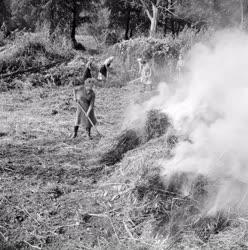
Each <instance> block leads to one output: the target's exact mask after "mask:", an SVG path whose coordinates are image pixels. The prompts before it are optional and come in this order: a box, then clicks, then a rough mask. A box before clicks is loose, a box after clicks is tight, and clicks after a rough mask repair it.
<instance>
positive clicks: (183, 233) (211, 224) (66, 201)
mask: <svg viewBox="0 0 248 250" xmlns="http://www.w3.org/2000/svg"><path fill="white" fill-rule="evenodd" d="M78 39H79V40H80V39H81V40H80V41H82V42H84V43H85V40H84V39H86V40H87V41H88V43H86V45H87V47H90V50H89V51H88V54H84V55H83V54H80V53H78V52H75V53H78V54H76V56H75V57H74V59H73V60H72V61H71V62H70V63H69V64H68V65H67V64H66V63H65V64H64V65H62V66H58V67H54V68H52V69H51V70H50V71H48V72H46V74H48V75H51V76H52V75H53V74H54V75H59V76H60V77H61V75H62V74H63V77H61V79H60V84H58V85H60V87H59V86H56V83H55V82H54V83H53V82H51V81H50V78H49V77H48V78H47V79H45V80H44V77H45V73H44V72H39V73H37V74H36V75H25V76H18V78H15V79H12V80H13V81H12V80H9V81H6V83H5V84H6V88H3V85H1V86H0V91H1V88H2V91H5V92H1V93H0V250H7V249H8V250H10V249H11V250H12V249H13V250H14V249H18V250H27V249H44V250H57V249H58V250H74V249H75V250H76V249H96V250H101V249H106V250H114V249H117V250H119V249H123V250H125V249H130V250H133V249H134V250H136V249H137V250H155V249H156V250H157V249H158V250H160V249H166V250H169V249H248V243H247V242H248V231H247V221H248V219H247V218H246V217H244V216H241V215H239V214H233V213H231V212H228V213H226V212H225V213H224V212H222V211H219V212H218V213H216V214H215V215H211V216H210V215H207V214H206V213H203V211H204V200H205V199H206V197H207V195H208V194H207V190H208V189H207V187H208V185H211V181H210V180H208V179H207V177H205V176H195V175H193V176H194V178H192V176H190V174H191V173H176V174H175V176H173V178H172V179H171V180H168V179H166V176H162V174H161V166H160V164H159V163H160V161H163V162H164V161H165V160H168V159H171V158H172V157H173V154H174V151H173V148H174V146H175V145H176V143H177V142H180V141H182V140H185V138H180V137H178V136H177V135H175V134H174V133H175V131H174V130H173V129H172V125H171V124H170V119H169V118H168V119H167V116H166V114H162V113H161V112H159V111H156V110H155V111H154V110H153V112H150V113H149V114H148V113H147V114H146V117H142V119H141V120H142V121H144V120H146V122H145V124H142V125H144V126H141V124H140V122H138V123H137V124H136V125H137V126H134V127H133V126H132V127H126V124H128V122H127V121H128V118H129V115H130V113H128V111H130V110H131V111H132V112H131V115H133V112H134V111H133V110H136V107H135V108H133V109H130V108H129V109H128V108H127V107H128V106H129V105H133V104H134V103H139V104H141V103H143V102H144V101H146V100H148V99H149V98H150V97H151V96H154V95H156V94H158V92H156V91H152V92H145V93H144V92H142V91H141V89H142V86H141V85H139V83H138V84H131V85H128V84H126V82H128V81H129V80H130V79H134V78H135V77H137V65H136V64H134V62H132V60H133V61H134V60H135V58H136V57H135V56H133V55H131V54H132V53H131V54H130V56H133V58H132V57H130V58H129V59H130V60H127V61H128V62H127V63H126V65H124V64H123V62H124V61H123V60H121V59H120V58H118V56H117V59H116V60H115V63H113V69H112V70H111V79H110V82H109V84H108V86H98V87H96V117H97V120H98V129H99V131H100V132H101V133H102V134H103V135H104V137H99V136H97V133H96V131H94V129H93V131H92V132H93V140H89V139H88V138H87V136H86V133H85V131H84V130H83V129H82V128H80V129H79V136H78V138H76V139H74V140H72V139H70V135H71V133H72V132H73V126H74V115H75V110H76V107H75V103H74V102H73V97H72V89H71V87H69V85H68V83H69V79H70V76H72V75H80V74H82V72H83V67H84V66H83V65H85V64H84V63H85V62H86V61H87V57H88V56H89V55H91V54H92V55H94V57H95V59H96V62H98V63H99V62H100V61H102V60H103V59H104V58H106V57H107V56H109V55H112V54H113V51H114V50H113V48H110V51H107V52H106V53H105V54H99V55H96V54H95V50H96V49H97V48H96V44H95V43H93V40H92V39H91V40H89V38H88V37H86V38H85V37H78ZM47 43H48V41H43V43H42V44H41V45H42V46H41V45H40V42H39V39H38V40H37V39H35V40H34V41H33V40H32V39H31V40H30V41H29V40H28V42H27V43H24V45H25V46H24V47H23V46H20V48H19V49H18V51H19V52H21V53H19V54H20V56H21V57H25V58H26V59H27V61H28V62H31V64H34V65H36V64H39V65H40V64H41V65H43V63H44V64H45V62H47V60H48V61H49V60H50V59H51V58H53V57H51V58H50V57H49V55H50V54H49V53H48V52H49V51H52V52H53V53H55V54H56V55H60V51H59V50H58V47H56V45H55V44H54V45H53V46H55V47H53V46H52V47H50V45H49V43H48V44H47ZM26 44H27V45H28V44H29V45H28V46H26ZM30 44H31V45H32V46H30ZM33 44H34V45H37V44H38V45H39V46H38V54H35V56H33V54H34V53H33V52H34V51H33V50H35V51H36V50H37V46H33ZM43 45H44V46H43ZM48 45H49V46H48ZM43 47H44V48H45V49H43ZM30 48H31V49H30ZM41 48H42V49H41ZM40 49H41V50H40ZM111 49H112V51H111ZM12 52H13V51H12ZM12 52H8V51H7V54H8V58H9V60H6V58H5V59H4V57H2V60H3V61H4V62H5V64H2V65H5V66H6V72H7V71H8V70H9V69H12V66H13V69H15V66H16V65H15V62H16V60H15V59H16V54H15V53H12ZM36 52H37V51H36ZM116 53H117V52H116ZM37 55H39V56H37ZM41 55H42V56H44V57H45V58H46V60H45V61H44V62H43V61H42V62H40V61H39V60H40V58H41ZM117 55H118V53H117ZM70 56H72V55H69V54H68V55H67V54H66V53H65V54H64V58H67V57H68V58H70ZM30 60H31V61H30ZM37 60H38V61H37ZM6 62H7V63H6ZM20 62H22V59H20ZM22 66H23V67H24V68H26V67H27V65H22ZM93 73H94V74H93V75H94V76H96V75H97V74H96V70H94V72H93ZM32 78H35V83H36V84H33V83H32V81H31V80H32ZM30 79H31V80H30ZM41 79H43V80H44V81H41ZM0 84H3V82H2V81H1V82H0ZM12 85H13V88H12V87H11V88H9V86H12ZM41 86H42V87H41ZM121 86H122V87H121ZM131 107H132V106H131ZM137 110H140V109H139V108H137ZM141 111H142V110H141ZM123 129H126V130H123ZM133 143H134V144H135V145H134V146H133V145H132V144H133ZM116 153H117V154H119V153H120V154H121V157H117V158H118V159H115V157H116V155H115V154H116ZM106 155H107V156H108V157H107V160H106V158H104V157H103V156H106ZM117 156H118V155H117ZM103 159H105V160H103ZM109 160H110V161H113V163H111V164H108V161H109ZM190 179H194V181H193V182H192V183H191V186H190V189H189V194H187V195H185V194H184V193H183V192H181V191H182V189H183V185H184V184H185V183H186V185H187V183H188V181H189V180H190Z"/></svg>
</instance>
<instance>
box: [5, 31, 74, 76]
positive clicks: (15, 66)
mask: <svg viewBox="0 0 248 250" xmlns="http://www.w3.org/2000/svg"><path fill="white" fill-rule="evenodd" d="M71 56H72V54H71V52H70V50H68V46H66V47H62V46H61V44H59V43H52V42H51V41H50V40H49V38H48V37H44V34H42V33H41V34H39V33H38V34H33V35H31V34H27V35H23V36H21V37H17V38H16V40H15V41H14V43H13V45H12V46H11V47H10V48H8V49H6V50H5V51H3V52H2V54H1V57H0V69H1V72H2V73H7V72H12V71H16V70H24V69H27V68H30V67H37V66H42V65H46V64H48V63H51V62H53V61H56V60H63V59H68V58H70V57H71Z"/></svg>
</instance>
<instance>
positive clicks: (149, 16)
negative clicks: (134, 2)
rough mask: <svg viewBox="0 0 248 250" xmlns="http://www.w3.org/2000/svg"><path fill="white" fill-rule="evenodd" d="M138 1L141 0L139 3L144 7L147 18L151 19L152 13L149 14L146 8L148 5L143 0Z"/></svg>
mask: <svg viewBox="0 0 248 250" xmlns="http://www.w3.org/2000/svg"><path fill="white" fill-rule="evenodd" d="M140 1H141V3H142V5H143V7H144V8H145V12H146V14H147V16H148V18H149V19H150V20H152V15H151V13H150V12H149V9H148V6H147V4H146V2H145V1H144V0H140Z"/></svg>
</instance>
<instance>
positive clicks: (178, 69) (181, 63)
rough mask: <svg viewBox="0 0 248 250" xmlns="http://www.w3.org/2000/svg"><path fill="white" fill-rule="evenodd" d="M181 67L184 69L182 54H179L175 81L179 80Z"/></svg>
mask: <svg viewBox="0 0 248 250" xmlns="http://www.w3.org/2000/svg"><path fill="white" fill-rule="evenodd" d="M183 67H184V60H183V56H182V53H180V54H179V57H178V61H177V66H176V69H177V79H178V80H179V79H180V78H181V74H182V69H183Z"/></svg>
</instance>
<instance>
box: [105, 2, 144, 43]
mask: <svg viewBox="0 0 248 250" xmlns="http://www.w3.org/2000/svg"><path fill="white" fill-rule="evenodd" d="M104 7H106V8H108V9H109V10H110V16H109V21H110V24H109V28H114V29H119V28H121V29H122V30H124V39H125V40H128V39H129V38H130V37H132V35H133V33H134V30H135V29H136V28H137V27H138V26H139V25H141V26H142V24H144V16H143V15H142V7H141V6H140V4H139V3H138V2H137V1H136V0H106V1H105V3H104ZM139 28H141V27H139Z"/></svg>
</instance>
